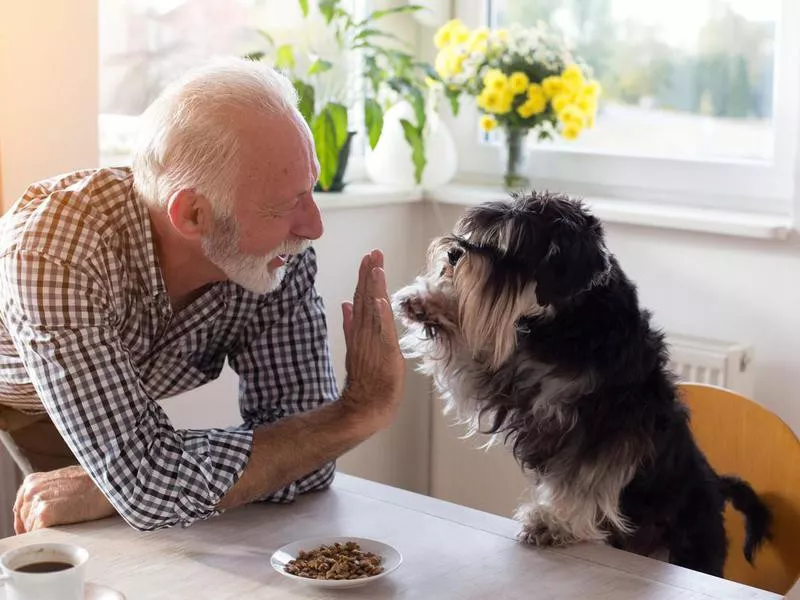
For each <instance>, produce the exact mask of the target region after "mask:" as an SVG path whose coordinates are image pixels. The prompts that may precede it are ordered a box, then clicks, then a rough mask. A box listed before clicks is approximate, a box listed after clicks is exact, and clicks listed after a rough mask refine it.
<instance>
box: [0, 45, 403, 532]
mask: <svg viewBox="0 0 800 600" xmlns="http://www.w3.org/2000/svg"><path fill="white" fill-rule="evenodd" d="M295 105H296V97H295V93H294V90H293V88H292V86H291V85H290V84H289V83H288V82H287V81H286V79H285V78H283V77H282V76H280V75H279V74H277V73H276V72H274V71H272V70H270V69H268V68H266V67H264V66H262V65H260V64H258V63H253V62H249V61H244V60H227V61H222V62H215V63H212V64H211V65H208V66H206V67H204V68H201V69H199V70H197V71H194V72H192V73H190V74H188V75H187V76H185V77H184V78H182V79H181V80H180V81H178V82H176V83H175V84H173V85H172V86H170V87H169V88H168V89H167V90H166V91H165V92H164V93H163V94H162V95H161V96H160V97H159V98H158V99H157V100H156V101H155V102H154V103H153V105H152V106H151V107H150V108H149V109H148V110H147V111H146V113H145V115H144V118H143V124H142V131H141V133H142V137H141V142H140V144H139V146H138V148H137V150H136V154H135V157H134V161H133V166H132V168H131V169H127V168H116V169H98V170H87V171H80V172H77V173H71V174H68V175H62V176H59V177H56V178H52V179H48V180H45V181H42V182H39V183H36V184H34V185H32V186H31V187H30V188H29V189H28V190H27V191H26V193H25V194H24V196H23V197H22V198H21V199H20V200H19V201H18V202H17V203H16V204H15V205H14V206H13V207H12V208H11V210H10V211H8V213H7V214H5V215H4V216H3V217H2V219H1V220H0V405H2V406H1V407H0V420H1V422H2V424H3V428H4V429H5V430H6V431H7V432H8V433H9V434H10V435H11V436H12V437H13V438H14V441H15V442H16V444H17V446H18V447H19V448H20V449H21V452H22V453H23V454H24V455H26V456H27V458H28V459H29V460H30V462H31V463H32V465H33V467H34V469H35V470H36V471H40V472H37V473H35V474H33V475H30V476H28V477H27V478H26V480H25V482H24V484H23V486H22V487H21V489H20V491H19V492H18V494H17V502H16V505H15V507H14V510H15V513H16V525H15V527H16V530H17V532H23V531H29V530H32V529H36V528H38V527H45V526H49V525H56V524H63V523H72V522H78V521H84V520H89V519H96V518H101V517H104V516H107V515H110V514H113V513H114V512H115V511H116V512H117V513H119V514H120V515H121V516H122V517H123V518H124V519H125V520H126V521H127V522H128V523H129V524H130V525H131V526H132V527H135V528H137V529H141V530H149V529H157V528H162V527H169V526H173V525H176V524H181V525H184V526H186V525H189V524H191V523H193V522H195V521H197V520H199V519H205V518H208V517H210V516H213V515H215V514H218V513H219V512H220V511H222V510H225V509H229V508H231V507H235V506H238V505H242V504H244V503H249V502H253V501H258V500H270V501H277V502H288V501H291V500H292V499H293V498H295V496H296V495H297V494H301V493H303V492H308V491H310V490H318V489H322V488H324V487H326V486H328V485H329V484H330V482H331V480H332V478H333V472H334V464H335V462H334V461H335V459H336V458H337V457H338V456H340V455H341V454H343V453H344V452H346V451H347V450H349V449H351V448H353V447H354V446H356V445H357V444H359V443H361V442H362V441H364V440H365V439H367V438H368V437H370V436H371V435H373V434H374V433H376V432H377V431H379V430H381V429H382V428H385V427H387V426H388V425H389V424H390V423H391V421H392V420H393V418H394V415H395V412H396V408H397V405H398V402H399V400H400V398H401V396H402V379H403V371H404V365H403V358H402V355H401V353H400V349H399V346H398V343H397V338H396V334H395V328H394V323H393V318H392V313H391V310H390V307H389V301H388V297H387V290H386V282H385V274H384V272H383V258H382V256H381V254H380V252H379V251H377V250H375V251H373V252H371V253H370V254H368V255H367V256H365V257H364V259H363V260H362V263H361V266H360V270H359V273H358V283H357V287H356V290H355V294H354V298H353V302H352V303H350V302H346V303H344V304H343V305H342V310H343V317H344V329H345V338H346V344H347V356H346V367H347V381H346V385H345V386H344V389H343V391H342V393H341V395H339V394H338V392H337V386H336V382H335V379H334V374H333V371H332V368H331V364H330V357H329V350H328V340H327V330H326V322H325V316H324V310H323V304H322V300H321V298H320V296H319V295H318V294H317V292H316V290H315V286H314V279H315V274H316V270H317V267H316V261H315V254H314V250H313V249H312V248H311V247H310V246H309V244H310V241H311V240H314V239H316V238H318V237H319V236H320V235H321V234H322V223H321V220H320V213H319V210H318V208H317V206H316V204H315V203H314V199H313V197H312V190H313V187H314V183H315V181H316V179H317V173H318V165H317V163H316V159H315V154H314V148H313V142H312V139H311V136H310V133H309V130H308V128H307V127H306V125H305V123H304V121H303V119H302V117H301V116H300V114H299V112H298V111H297V109H296V106H295ZM226 359H227V360H228V361H229V364H230V365H231V367H232V368H233V370H234V371H236V372H237V373H238V375H239V377H240V385H239V404H240V408H241V414H242V418H243V424H242V425H241V426H238V427H232V428H229V429H211V430H176V429H175V428H174V427H173V426H172V425H171V423H170V420H169V419H168V418H167V416H166V415H165V413H164V412H163V410H162V409H161V408H160V406H159V405H158V403H157V401H158V400H159V399H161V398H164V397H168V396H172V395H175V394H177V393H179V392H183V391H185V390H189V389H192V388H194V387H196V386H198V385H201V384H203V383H205V382H208V381H209V380H212V379H214V378H215V377H217V376H218V374H219V373H220V370H221V368H222V366H223V363H224V361H225V360H226ZM198 410H200V407H198Z"/></svg>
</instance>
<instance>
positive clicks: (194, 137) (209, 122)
mask: <svg viewBox="0 0 800 600" xmlns="http://www.w3.org/2000/svg"><path fill="white" fill-rule="evenodd" d="M296 107H297V92H296V91H295V89H294V86H293V85H292V84H291V82H290V81H289V80H288V79H287V78H286V77H285V76H283V75H282V74H280V73H279V72H277V71H275V70H274V69H272V68H270V67H269V66H267V65H265V64H264V63H260V62H255V61H252V60H247V59H240V58H226V59H216V60H214V61H212V62H210V63H208V64H206V65H204V66H202V67H199V68H197V69H194V70H192V71H189V72H188V73H186V74H185V75H184V76H182V77H181V78H179V79H178V80H176V81H174V82H173V83H171V84H170V85H169V86H168V87H167V88H166V89H165V90H164V91H163V92H162V93H161V94H160V95H159V96H158V98H156V99H155V100H154V101H153V103H152V104H151V105H150V106H149V107H148V108H147V110H146V111H145V112H144V114H143V115H142V119H141V120H142V123H141V128H140V132H139V141H138V143H137V145H136V149H135V151H134V156H133V180H134V186H135V188H136V191H137V193H138V194H139V195H140V196H141V197H142V198H143V200H144V201H145V202H147V203H149V204H150V205H153V206H166V203H167V199H168V198H169V197H170V195H171V194H172V193H174V192H176V191H178V190H181V189H193V190H195V191H196V192H197V193H198V194H201V195H203V196H204V197H205V198H207V199H208V200H209V202H210V203H211V206H212V208H213V210H214V213H215V216H216V217H217V218H221V217H225V216H229V215H230V214H232V211H233V195H234V192H235V189H236V185H237V176H238V169H239V145H240V140H239V132H238V131H237V129H236V128H235V127H234V126H232V124H231V115H232V114H236V112H237V111H243V112H250V113H253V114H258V113H261V114H264V115H276V114H287V115H288V114H289V113H291V112H293V111H296V110H297V109H296Z"/></svg>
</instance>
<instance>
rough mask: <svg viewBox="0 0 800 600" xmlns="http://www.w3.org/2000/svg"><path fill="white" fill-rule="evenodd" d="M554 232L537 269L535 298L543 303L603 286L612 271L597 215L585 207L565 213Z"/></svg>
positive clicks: (555, 225) (556, 223)
mask: <svg viewBox="0 0 800 600" xmlns="http://www.w3.org/2000/svg"><path fill="white" fill-rule="evenodd" d="M551 232H552V233H551V237H550V245H549V247H548V249H547V252H546V253H545V256H544V258H543V259H542V260H541V262H540V263H539V265H538V266H537V268H536V299H537V301H538V302H539V304H540V305H542V306H544V305H547V304H558V303H560V302H563V301H565V300H567V299H569V298H571V297H573V296H575V295H576V294H579V293H580V292H582V291H585V290H588V289H589V288H591V287H593V286H595V285H602V284H603V283H605V281H606V279H607V277H608V274H609V270H610V258H609V254H608V250H607V249H606V245H605V241H604V236H603V228H602V225H601V224H600V221H598V220H597V219H596V218H595V217H594V216H592V215H590V214H588V213H586V212H584V211H582V210H580V211H576V212H575V213H571V214H564V215H562V216H561V217H560V218H559V219H558V220H557V221H555V222H554V223H553V225H552V229H551Z"/></svg>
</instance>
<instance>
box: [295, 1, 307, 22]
mask: <svg viewBox="0 0 800 600" xmlns="http://www.w3.org/2000/svg"><path fill="white" fill-rule="evenodd" d="M297 1H298V2H299V3H300V10H301V11H303V18H305V17H307V16H308V0H297Z"/></svg>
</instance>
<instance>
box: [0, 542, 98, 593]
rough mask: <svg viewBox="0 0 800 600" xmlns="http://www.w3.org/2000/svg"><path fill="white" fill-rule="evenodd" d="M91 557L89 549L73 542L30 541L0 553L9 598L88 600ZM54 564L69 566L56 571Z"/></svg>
mask: <svg viewBox="0 0 800 600" xmlns="http://www.w3.org/2000/svg"><path fill="white" fill-rule="evenodd" d="M87 560H89V552H87V551H86V550H85V549H84V548H81V547H80V546H75V545H73V544H56V543H49V544H29V545H27V546H21V547H20V548H15V549H13V550H9V551H7V552H5V553H4V554H3V555H2V556H0V568H2V571H3V575H2V577H0V584H2V585H3V587H5V589H6V600H84V582H85V579H86V561H87ZM44 563H50V564H49V565H46V564H44ZM53 563H66V564H68V565H69V566H68V567H65V566H64V565H63V564H62V565H61V568H60V569H59V570H55V569H56V568H57V567H55V565H53ZM37 565H38V566H37ZM48 567H50V568H48ZM36 569H39V571H38V572H36V571H35V570H36ZM43 569H46V570H43Z"/></svg>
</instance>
